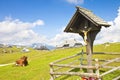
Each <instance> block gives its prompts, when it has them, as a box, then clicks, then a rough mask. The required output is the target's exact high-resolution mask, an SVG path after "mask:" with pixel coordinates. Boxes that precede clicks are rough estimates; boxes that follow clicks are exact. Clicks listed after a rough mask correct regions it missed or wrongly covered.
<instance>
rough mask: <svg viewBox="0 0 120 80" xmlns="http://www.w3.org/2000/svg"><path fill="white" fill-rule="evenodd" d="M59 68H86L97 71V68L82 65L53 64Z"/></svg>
mask: <svg viewBox="0 0 120 80" xmlns="http://www.w3.org/2000/svg"><path fill="white" fill-rule="evenodd" d="M51 65H52V66H57V67H68V68H84V69H97V67H96V66H82V65H68V64H51Z"/></svg>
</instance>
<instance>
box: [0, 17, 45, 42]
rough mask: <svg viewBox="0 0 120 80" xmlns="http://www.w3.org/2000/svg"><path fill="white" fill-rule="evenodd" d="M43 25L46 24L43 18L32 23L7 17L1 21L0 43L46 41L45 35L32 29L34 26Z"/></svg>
mask: <svg viewBox="0 0 120 80" xmlns="http://www.w3.org/2000/svg"><path fill="white" fill-rule="evenodd" d="M42 25H44V22H43V21H42V20H36V21H34V22H31V23H30V22H23V21H20V20H19V19H12V18H11V17H6V18H5V20H3V21H1V22H0V37H1V39H0V43H5V44H30V43H33V42H43V41H45V40H44V39H45V36H40V35H38V34H37V33H35V32H34V31H33V30H32V28H34V27H36V26H42Z"/></svg>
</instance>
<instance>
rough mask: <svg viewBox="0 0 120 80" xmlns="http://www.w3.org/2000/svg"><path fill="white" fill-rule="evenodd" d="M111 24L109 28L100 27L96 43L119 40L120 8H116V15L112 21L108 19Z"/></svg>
mask: <svg viewBox="0 0 120 80" xmlns="http://www.w3.org/2000/svg"><path fill="white" fill-rule="evenodd" d="M108 23H110V24H111V26H110V27H109V28H102V30H101V32H100V33H99V35H97V40H96V41H95V42H96V43H105V42H120V37H119V36H120V8H119V9H118V16H117V17H116V18H115V19H114V21H109V22H108Z"/></svg>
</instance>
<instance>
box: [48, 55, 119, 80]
mask: <svg viewBox="0 0 120 80" xmlns="http://www.w3.org/2000/svg"><path fill="white" fill-rule="evenodd" d="M79 55H80V53H79V54H75V55H73V56H69V57H66V58H63V59H60V60H57V61H54V62H52V63H50V75H51V78H50V80H55V79H56V78H58V77H60V76H62V75H71V76H80V77H87V78H89V77H92V78H94V79H96V80H102V77H103V76H104V75H106V74H109V73H111V72H114V71H116V70H119V69H120V66H118V67H114V66H107V64H110V63H112V62H114V61H120V58H116V59H112V60H108V61H106V62H105V63H103V64H102V65H100V64H99V61H98V59H95V60H94V61H95V64H94V66H87V65H80V64H78V65H75V64H74V63H75V62H77V61H80V60H78V59H77V60H74V61H73V62H70V63H68V64H60V62H62V61H65V60H68V59H72V58H75V57H77V56H79ZM84 60H85V59H84ZM100 61H102V60H100ZM63 68H70V69H68V70H67V71H59V70H60V69H63ZM75 68H79V69H80V70H81V69H93V70H95V72H94V73H87V72H72V71H71V70H73V69H75ZM100 68H111V70H109V71H106V72H104V73H102V74H100V71H99V69H100ZM119 78H120V76H118V77H116V78H115V79H114V80H117V79H119Z"/></svg>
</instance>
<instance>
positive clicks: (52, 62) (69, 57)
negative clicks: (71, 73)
mask: <svg viewBox="0 0 120 80" xmlns="http://www.w3.org/2000/svg"><path fill="white" fill-rule="evenodd" d="M78 55H80V53H78V54H75V55H72V56H69V57H66V58H62V59H60V60H56V61H54V62H52V63H50V64H55V63H58V62H61V61H64V60H67V59H70V58H74V57H76V56H78Z"/></svg>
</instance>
